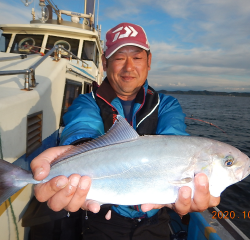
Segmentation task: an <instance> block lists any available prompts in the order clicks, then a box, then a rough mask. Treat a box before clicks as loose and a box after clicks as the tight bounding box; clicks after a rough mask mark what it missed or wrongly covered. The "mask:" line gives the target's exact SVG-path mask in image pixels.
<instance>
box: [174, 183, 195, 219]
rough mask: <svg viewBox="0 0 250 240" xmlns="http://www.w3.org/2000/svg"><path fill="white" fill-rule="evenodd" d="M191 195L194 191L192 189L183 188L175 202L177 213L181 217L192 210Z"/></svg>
mask: <svg viewBox="0 0 250 240" xmlns="http://www.w3.org/2000/svg"><path fill="white" fill-rule="evenodd" d="M191 195H192V190H191V188H190V187H187V186H184V187H181V188H180V190H179V193H178V198H177V200H176V202H175V205H174V207H175V209H174V210H175V211H176V212H177V213H178V214H179V215H186V214H187V213H188V212H189V210H190V206H191V202H192V200H191Z"/></svg>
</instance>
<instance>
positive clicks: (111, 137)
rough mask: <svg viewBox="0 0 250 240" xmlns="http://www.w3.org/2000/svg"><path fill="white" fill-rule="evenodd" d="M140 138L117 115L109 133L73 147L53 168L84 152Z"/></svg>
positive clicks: (59, 157) (53, 163)
mask: <svg viewBox="0 0 250 240" xmlns="http://www.w3.org/2000/svg"><path fill="white" fill-rule="evenodd" d="M137 138H139V135H138V133H137V132H136V131H135V130H134V129H133V128H132V127H131V126H130V125H129V123H128V122H127V121H126V119H125V118H123V117H122V116H120V115H117V119H116V121H115V123H114V124H113V125H112V127H111V128H110V129H109V130H108V132H107V133H106V134H104V135H102V136H100V137H98V138H96V139H94V140H91V141H89V142H86V143H82V144H79V145H77V146H72V148H70V149H69V150H68V151H66V152H64V153H62V154H61V155H60V156H58V157H57V158H56V159H54V160H53V161H52V162H51V166H53V165H55V164H56V163H58V162H61V161H62V160H65V159H67V158H69V157H72V156H74V155H77V154H81V153H83V152H87V151H90V150H93V149H96V148H101V147H105V146H108V145H113V144H117V143H122V142H127V141H131V140H135V139H137Z"/></svg>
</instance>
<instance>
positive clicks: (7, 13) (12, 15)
mask: <svg viewBox="0 0 250 240" xmlns="http://www.w3.org/2000/svg"><path fill="white" fill-rule="evenodd" d="M0 9H1V14H0V24H12V23H15V24H16V23H18V24H22V23H29V22H30V21H31V20H32V15H31V8H26V7H25V6H24V4H23V3H22V2H21V1H20V3H19V2H16V1H9V2H0Z"/></svg>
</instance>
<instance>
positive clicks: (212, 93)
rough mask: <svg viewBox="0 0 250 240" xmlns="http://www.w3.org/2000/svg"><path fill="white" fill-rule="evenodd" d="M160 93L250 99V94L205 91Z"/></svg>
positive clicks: (165, 92) (165, 91)
mask: <svg viewBox="0 0 250 240" xmlns="http://www.w3.org/2000/svg"><path fill="white" fill-rule="evenodd" d="M157 92H158V93H164V94H186V95H211V96H230V97H250V93H247V92H210V91H207V90H204V91H192V90H190V91H180V90H177V91H167V90H159V91H157Z"/></svg>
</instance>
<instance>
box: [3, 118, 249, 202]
mask: <svg viewBox="0 0 250 240" xmlns="http://www.w3.org/2000/svg"><path fill="white" fill-rule="evenodd" d="M123 132H126V134H125V135H124V134H123ZM249 166H250V160H249V158H248V157H247V156H246V155H245V154H243V153H242V152H240V151H239V150H238V149H236V148H234V147H233V146H230V145H228V144H225V143H221V142H218V141H216V140H211V139H208V138H201V137H191V136H163V135H154V136H139V135H138V134H137V133H136V132H135V130H134V129H133V128H132V127H131V126H130V125H129V124H128V123H127V122H126V120H125V119H124V118H122V117H121V116H118V117H117V121H116V123H115V124H114V125H113V126H112V127H111V129H110V130H109V131H108V133H107V134H105V135H103V136H101V137H99V138H97V139H95V140H93V141H90V142H88V143H85V144H82V145H79V146H75V147H72V149H71V150H69V151H68V152H65V153H64V154H62V155H61V156H59V157H58V159H56V160H55V161H54V163H53V164H52V167H51V171H50V174H49V176H48V177H47V178H46V179H44V180H43V181H41V182H46V181H48V180H50V179H52V178H53V177H55V176H58V175H65V176H67V177H68V176H70V175H71V174H73V173H78V174H80V175H82V176H83V175H87V176H89V177H91V179H92V184H91V188H90V191H89V193H88V196H87V198H88V199H93V200H96V201H98V202H100V203H112V204H120V205H136V204H142V203H158V204H166V203H171V202H175V200H176V198H177V195H178V190H179V188H180V187H182V186H189V187H191V188H192V189H193V188H194V186H193V180H194V176H195V174H197V173H199V172H204V173H205V174H206V175H207V176H208V178H209V188H210V193H211V194H212V195H213V196H219V195H220V193H221V192H222V191H223V190H224V189H225V188H226V187H227V186H229V185H231V184H233V183H235V182H238V181H240V180H242V179H243V178H245V177H246V176H247V175H249V173H250V170H249ZM0 173H1V174H0V204H1V203H2V202H3V201H5V200H6V197H8V196H9V195H10V196H11V195H12V194H13V192H14V191H16V190H18V189H20V188H22V187H24V186H25V185H26V184H28V183H33V184H36V183H38V181H36V180H34V179H33V178H32V174H31V173H28V172H27V171H25V170H22V169H21V168H17V167H16V166H14V165H12V164H10V163H6V162H5V161H3V160H1V161H0ZM9 176H11V177H12V178H13V181H10V180H9ZM6 192H7V193H6Z"/></svg>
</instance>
